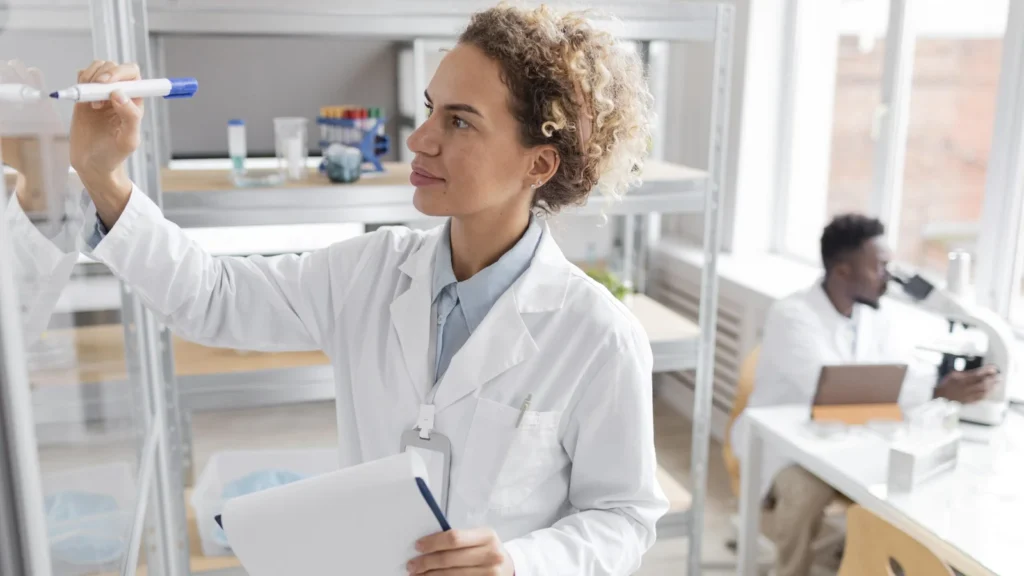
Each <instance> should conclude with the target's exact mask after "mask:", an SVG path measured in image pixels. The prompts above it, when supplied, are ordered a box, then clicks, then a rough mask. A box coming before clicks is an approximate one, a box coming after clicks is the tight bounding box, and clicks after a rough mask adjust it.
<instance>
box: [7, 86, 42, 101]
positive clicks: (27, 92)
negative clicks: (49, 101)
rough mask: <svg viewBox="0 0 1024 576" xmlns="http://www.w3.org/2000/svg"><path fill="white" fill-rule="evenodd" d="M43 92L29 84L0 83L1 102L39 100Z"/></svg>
mask: <svg viewBox="0 0 1024 576" xmlns="http://www.w3.org/2000/svg"><path fill="white" fill-rule="evenodd" d="M42 98H43V93H42V92H40V91H39V90H37V89H36V88H33V87H31V86H28V85H27V84H0V102H38V101H39V100H41V99H42Z"/></svg>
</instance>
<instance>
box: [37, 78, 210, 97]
mask: <svg viewBox="0 0 1024 576" xmlns="http://www.w3.org/2000/svg"><path fill="white" fill-rule="evenodd" d="M198 89H199V82H198V81H196V79H195V78H154V79H152V80H130V81H127V82H111V83H109V84H96V83H92V84H75V85H74V86H72V87H70V88H66V89H64V90H58V91H56V92H53V93H51V94H50V98H56V99H58V100H72V101H75V102H99V101H102V100H109V99H110V94H111V93H113V92H114V91H115V90H120V91H121V92H122V93H124V95H125V96H127V97H128V98H149V97H153V96H159V97H163V98H191V97H192V95H193V94H195V93H196V90H198Z"/></svg>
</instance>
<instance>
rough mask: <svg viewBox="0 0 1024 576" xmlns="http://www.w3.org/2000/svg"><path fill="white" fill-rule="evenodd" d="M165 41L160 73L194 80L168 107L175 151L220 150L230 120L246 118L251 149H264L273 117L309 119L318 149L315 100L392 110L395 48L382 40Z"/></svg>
mask: <svg viewBox="0 0 1024 576" xmlns="http://www.w3.org/2000/svg"><path fill="white" fill-rule="evenodd" d="M164 44H165V54H166V73H167V74H168V75H169V76H195V77H196V78H198V79H199V92H198V94H197V95H196V97H195V98H193V99H192V100H189V101H178V102H172V103H171V104H170V106H169V109H170V122H171V127H172V128H171V149H172V151H173V153H174V154H175V155H178V156H180V155H189V156H203V155H224V154H226V153H227V140H226V134H227V132H226V126H227V121H228V120H229V119H231V118H242V119H244V120H245V121H246V125H247V126H246V128H247V131H246V135H247V137H248V140H249V151H250V154H253V155H255V154H260V153H263V154H267V155H270V154H273V152H274V140H273V137H274V128H273V118H274V117H275V116H305V117H306V118H309V120H310V133H309V146H310V149H311V150H317V149H318V148H319V147H318V146H317V140H318V139H319V132H318V131H317V130H316V127H315V124H313V122H314V121H315V118H316V115H317V113H318V112H319V110H320V107H321V106H325V105H340V104H351V105H360V106H367V107H369V106H381V107H384V108H386V109H387V111H388V113H389V114H390V115H393V114H394V113H395V111H396V110H397V108H398V90H397V73H398V72H397V66H398V64H397V46H396V44H395V43H394V42H389V41H387V40H380V39H351V38H327V37H322V38H321V37H279V36H275V37H258V36H242V37H239V36H231V37H224V36H168V37H166V38H165V40H164ZM207 94H208V95H209V96H206V95H207ZM204 96H206V97H204ZM390 125H391V127H392V128H393V127H395V126H397V123H396V121H394V120H392V121H391V122H390Z"/></svg>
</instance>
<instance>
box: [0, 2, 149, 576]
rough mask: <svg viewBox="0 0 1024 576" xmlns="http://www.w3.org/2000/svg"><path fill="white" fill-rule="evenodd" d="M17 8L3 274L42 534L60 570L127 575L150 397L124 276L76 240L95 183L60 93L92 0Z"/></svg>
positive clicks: (5, 145)
mask: <svg viewBox="0 0 1024 576" xmlns="http://www.w3.org/2000/svg"><path fill="white" fill-rule="evenodd" d="M4 10H5V14H4V16H5V25H4V27H3V28H2V30H0V84H2V85H3V86H2V88H0V94H2V96H0V146H2V149H0V153H2V159H3V170H4V179H5V181H4V184H5V187H4V188H5V190H6V193H5V195H4V196H3V198H0V200H3V205H2V207H0V208H2V209H3V210H4V214H3V218H4V224H5V226H6V228H7V230H8V236H7V237H8V238H9V239H10V246H4V247H3V249H5V250H7V249H9V250H10V251H11V253H12V254H13V255H14V266H13V267H12V268H13V269H11V270H0V273H2V274H10V279H11V280H12V282H13V284H14V286H15V288H16V292H17V293H18V299H19V304H20V312H21V323H20V328H21V330H20V334H18V335H17V336H20V338H21V339H22V340H23V343H24V351H25V356H24V358H22V361H23V362H24V363H25V365H26V367H27V371H28V377H29V386H30V395H31V404H32V415H33V420H34V424H35V434H36V440H37V452H36V455H37V456H38V466H39V470H40V475H41V478H40V480H41V483H42V496H43V502H42V505H41V508H42V510H43V513H44V514H45V524H46V536H47V538H48V541H47V542H45V543H39V544H38V545H40V546H44V547H46V548H48V549H49V552H50V557H51V563H52V568H53V573H54V574H56V575H74V576H82V575H87V574H96V573H104V574H106V573H117V572H120V570H121V565H122V563H123V561H124V558H125V555H126V553H127V551H128V539H129V534H130V532H131V528H132V521H133V519H134V516H135V510H136V504H137V502H138V496H137V495H138V494H139V493H140V489H141V490H142V493H145V491H144V487H140V486H139V484H138V482H139V480H138V478H139V452H140V449H141V446H142V443H143V437H144V436H145V432H146V431H145V429H144V428H145V426H144V424H143V422H144V420H145V417H144V413H143V412H141V411H140V407H141V406H143V405H144V402H143V399H142V394H141V389H140V388H139V385H138V381H137V380H135V379H133V378H131V377H129V371H128V370H127V363H126V353H125V347H124V333H125V332H124V330H125V329H124V327H123V326H122V324H121V292H120V287H119V285H118V283H117V281H116V280H115V279H114V278H113V276H111V275H110V273H109V271H108V270H107V269H106V268H105V267H104V266H102V265H100V264H96V263H91V262H89V261H87V260H86V259H84V258H83V257H80V256H79V254H78V251H77V248H78V246H79V244H78V242H79V239H81V238H84V236H85V234H86V233H87V232H91V230H92V226H93V224H94V221H92V220H90V219H89V218H87V217H85V216H84V215H83V211H82V204H81V199H82V186H81V183H80V181H79V179H78V177H77V176H76V175H75V174H74V173H73V171H70V170H69V168H70V153H69V150H70V141H69V127H70V123H71V119H72V110H73V103H72V102H69V101H55V100H52V99H51V98H49V97H48V96H47V95H48V94H49V93H50V92H51V91H54V90H57V89H61V88H66V87H68V86H70V85H72V84H74V83H75V82H76V81H77V71H78V70H80V69H83V68H86V67H88V66H89V64H90V62H91V61H92V53H93V39H92V35H91V31H90V29H89V23H90V22H91V18H90V10H89V4H88V3H87V2H84V1H77V2H74V1H73V2H65V3H63V4H62V5H61V6H56V5H54V6H49V5H48V4H45V3H38V2H35V3H18V4H15V5H14V6H11V5H8V6H7V7H6V8H5V9H4ZM58 12H59V13H60V15H61V16H62V17H61V18H59V19H58V18H55V15H56V14H57V13H58ZM55 22H61V23H64V24H56V23H55ZM72 23H74V24H72ZM62 26H63V27H62ZM39 95H41V97H39ZM136 363H137V361H136ZM3 385H9V383H6V382H5V383H3ZM14 464H15V465H16V466H20V467H31V466H32V465H33V464H32V463H26V462H15V463H14Z"/></svg>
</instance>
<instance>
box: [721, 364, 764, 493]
mask: <svg viewBox="0 0 1024 576" xmlns="http://www.w3.org/2000/svg"><path fill="white" fill-rule="evenodd" d="M760 354H761V346H760V345H757V346H755V347H754V349H753V350H751V351H750V353H749V354H747V357H746V358H745V359H744V360H743V364H742V365H741V366H740V375H739V378H738V379H737V380H736V397H735V398H734V399H733V401H732V412H730V413H729V422H728V423H727V424H726V428H725V442H724V443H723V446H722V458H723V459H724V460H725V469H726V471H727V472H728V473H729V485H730V486H731V487H732V493H733V494H734V495H736V496H739V493H740V461H739V458H737V457H736V454H735V453H733V451H732V446H731V440H732V425H733V424H734V423H735V422H736V419H737V418H739V417H740V414H742V413H743V410H744V409H745V408H746V407H747V401H748V400H749V399H750V393H751V392H753V391H754V375H755V374H756V372H757V358H758V356H760Z"/></svg>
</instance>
